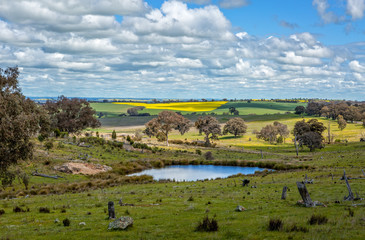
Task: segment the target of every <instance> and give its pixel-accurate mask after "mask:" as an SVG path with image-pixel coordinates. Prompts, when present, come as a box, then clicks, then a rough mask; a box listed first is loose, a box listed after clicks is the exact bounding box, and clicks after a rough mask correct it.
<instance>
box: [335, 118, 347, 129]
mask: <svg viewBox="0 0 365 240" xmlns="http://www.w3.org/2000/svg"><path fill="white" fill-rule="evenodd" d="M337 124H338V128H339V129H340V130H341V131H342V130H344V129H345V128H346V125H347V122H346V120H345V119H344V118H343V116H342V115H338V117H337Z"/></svg>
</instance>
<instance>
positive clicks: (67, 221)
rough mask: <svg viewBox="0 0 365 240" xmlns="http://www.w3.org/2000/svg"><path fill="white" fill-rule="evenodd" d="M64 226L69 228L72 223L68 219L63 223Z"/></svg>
mask: <svg viewBox="0 0 365 240" xmlns="http://www.w3.org/2000/svg"><path fill="white" fill-rule="evenodd" d="M62 223H63V226H65V227H68V226H70V224H71V221H70V220H69V219H68V218H65V219H63V221H62Z"/></svg>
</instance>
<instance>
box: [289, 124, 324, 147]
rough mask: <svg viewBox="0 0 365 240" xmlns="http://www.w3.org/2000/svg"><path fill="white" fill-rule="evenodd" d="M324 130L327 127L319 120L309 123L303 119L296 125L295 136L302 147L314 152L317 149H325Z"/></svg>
mask: <svg viewBox="0 0 365 240" xmlns="http://www.w3.org/2000/svg"><path fill="white" fill-rule="evenodd" d="M324 130H326V127H325V126H324V125H323V123H321V122H319V121H318V120H317V119H310V120H308V121H307V122H306V121H305V120H304V119H303V120H302V121H298V122H296V123H295V126H294V130H293V134H294V136H295V137H296V139H297V140H298V141H299V145H300V146H303V145H304V146H307V147H308V148H309V149H310V151H314V150H315V149H316V148H319V149H321V148H323V147H324V145H323V140H324V138H323V136H322V132H323V131H324Z"/></svg>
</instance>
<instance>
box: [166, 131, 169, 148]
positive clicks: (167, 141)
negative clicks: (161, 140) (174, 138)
mask: <svg viewBox="0 0 365 240" xmlns="http://www.w3.org/2000/svg"><path fill="white" fill-rule="evenodd" d="M166 146H169V135H168V134H167V133H166Z"/></svg>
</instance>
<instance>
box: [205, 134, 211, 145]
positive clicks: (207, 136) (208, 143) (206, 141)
mask: <svg viewBox="0 0 365 240" xmlns="http://www.w3.org/2000/svg"><path fill="white" fill-rule="evenodd" d="M205 146H206V147H210V141H209V134H208V135H206V136H205Z"/></svg>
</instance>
